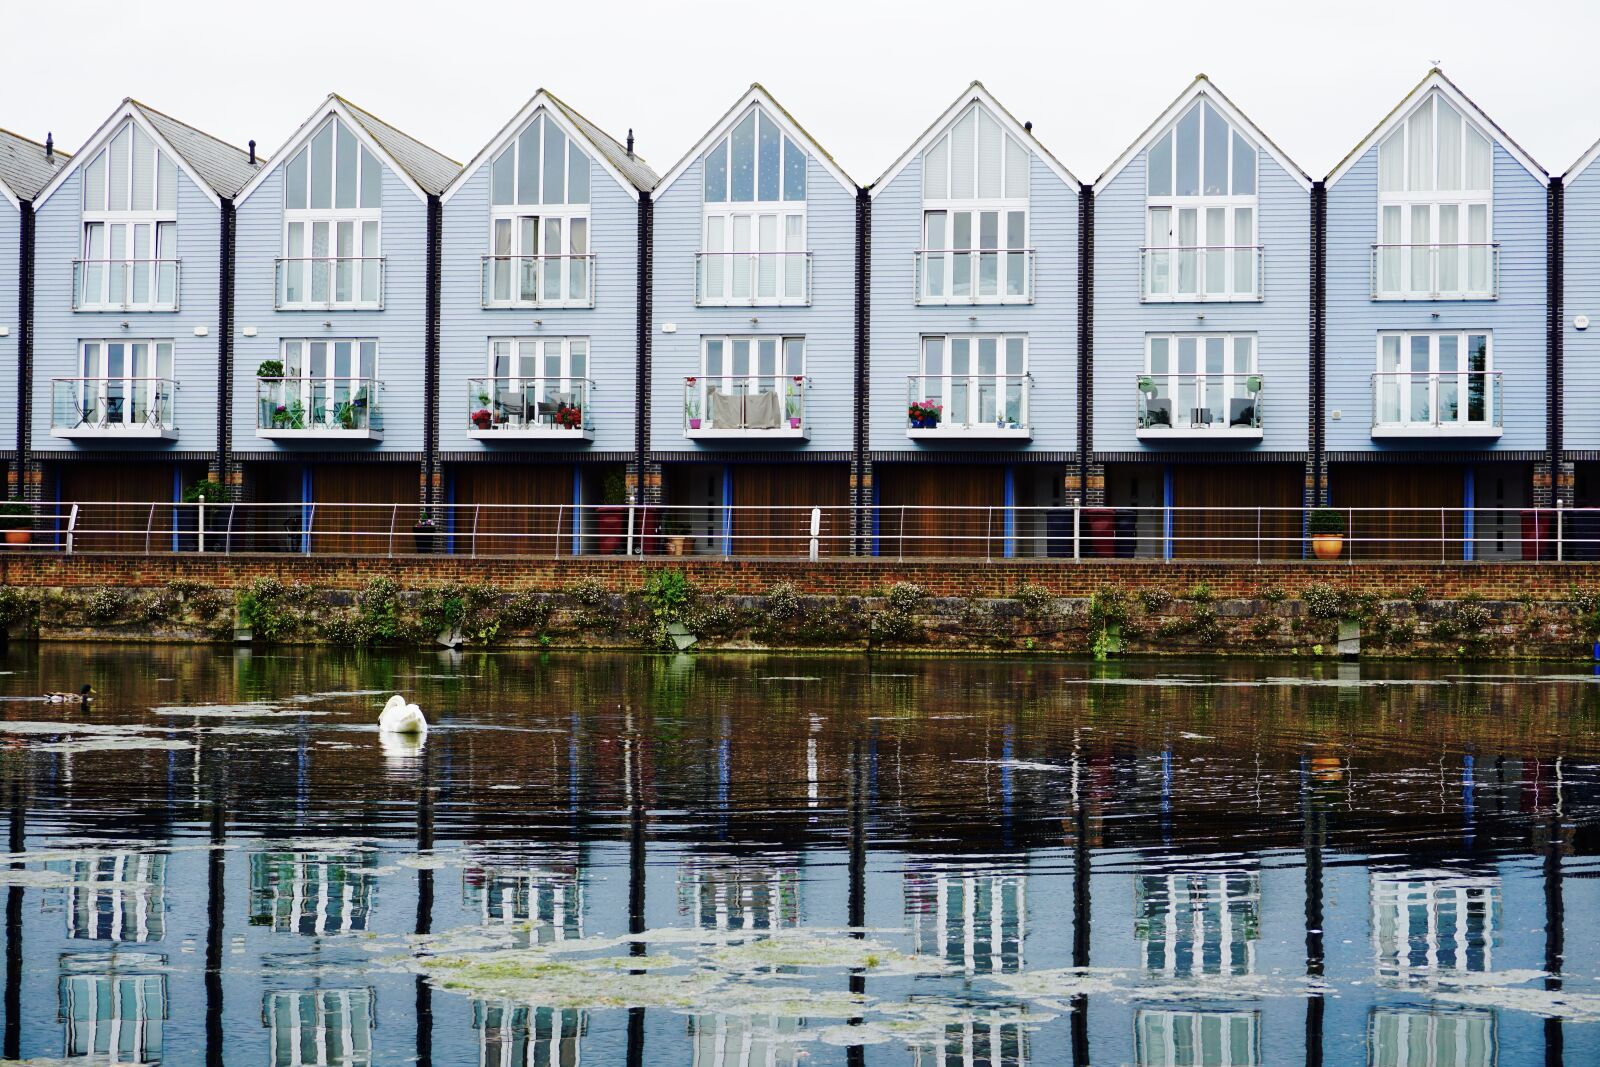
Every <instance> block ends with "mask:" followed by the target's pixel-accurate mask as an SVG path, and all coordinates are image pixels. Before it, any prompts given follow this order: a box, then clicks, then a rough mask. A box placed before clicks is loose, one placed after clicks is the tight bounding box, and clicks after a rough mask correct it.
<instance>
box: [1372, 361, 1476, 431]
mask: <svg viewBox="0 0 1600 1067" xmlns="http://www.w3.org/2000/svg"><path fill="white" fill-rule="evenodd" d="M1500 407H1501V402H1500V372H1499V371H1446V372H1442V373H1440V372H1433V373H1430V372H1426V371H1415V372H1408V371H1398V372H1380V373H1377V374H1374V375H1373V376H1372V436H1373V437H1374V438H1380V439H1381V438H1403V437H1426V438H1441V437H1460V438H1484V439H1487V438H1495V437H1499V436H1500V435H1501V432H1502V428H1501V414H1500Z"/></svg>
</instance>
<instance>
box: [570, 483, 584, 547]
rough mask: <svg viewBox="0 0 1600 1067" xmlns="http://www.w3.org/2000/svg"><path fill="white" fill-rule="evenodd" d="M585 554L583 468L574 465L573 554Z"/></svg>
mask: <svg viewBox="0 0 1600 1067" xmlns="http://www.w3.org/2000/svg"><path fill="white" fill-rule="evenodd" d="M582 553H583V468H582V467H580V466H578V465H577V464H576V463H574V464H573V465H572V554H573V555H574V556H577V555H581V554H582Z"/></svg>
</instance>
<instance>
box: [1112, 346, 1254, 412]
mask: <svg viewBox="0 0 1600 1067" xmlns="http://www.w3.org/2000/svg"><path fill="white" fill-rule="evenodd" d="M1146 344H1147V350H1146V355H1145V377H1146V378H1147V379H1148V380H1147V381H1144V382H1141V383H1140V384H1141V386H1142V387H1145V388H1143V389H1142V391H1143V392H1144V393H1145V403H1146V407H1147V409H1148V410H1153V411H1161V407H1160V403H1161V401H1166V402H1167V406H1166V410H1165V414H1166V415H1167V416H1168V419H1167V421H1166V425H1169V426H1172V427H1174V428H1180V429H1181V428H1191V429H1206V428H1216V429H1222V428H1226V427H1231V426H1234V425H1248V424H1250V423H1251V421H1253V420H1254V419H1255V412H1254V410H1253V406H1254V404H1255V402H1256V400H1255V394H1256V393H1257V392H1258V391H1259V389H1258V388H1257V387H1258V386H1259V382H1258V381H1256V338H1255V335H1254V334H1220V333H1215V334H1171V335H1167V334H1156V335H1152V336H1151V337H1149V338H1148V339H1147V341H1146Z"/></svg>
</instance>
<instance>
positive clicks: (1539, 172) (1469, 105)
mask: <svg viewBox="0 0 1600 1067" xmlns="http://www.w3.org/2000/svg"><path fill="white" fill-rule="evenodd" d="M1434 91H1438V92H1439V93H1441V94H1443V95H1444V97H1445V98H1446V99H1448V100H1449V101H1450V103H1452V104H1453V105H1455V108H1456V110H1458V111H1461V112H1463V113H1465V114H1467V115H1469V116H1470V117H1471V118H1472V119H1473V121H1475V122H1476V123H1477V124H1478V125H1479V126H1482V127H1483V128H1484V129H1485V130H1486V131H1488V133H1489V135H1490V137H1491V138H1493V139H1494V140H1495V141H1496V142H1498V143H1499V145H1500V147H1502V148H1504V149H1505V150H1506V152H1507V153H1508V154H1510V156H1511V158H1512V159H1514V160H1516V161H1517V162H1518V163H1520V164H1521V165H1522V168H1523V169H1524V170H1526V171H1527V172H1528V173H1529V174H1531V175H1533V176H1534V177H1535V178H1538V179H1539V180H1540V181H1541V182H1548V181H1549V179H1550V173H1549V171H1547V170H1545V169H1544V168H1543V167H1541V166H1540V165H1539V164H1538V163H1536V162H1534V160H1533V157H1532V156H1530V155H1528V153H1526V152H1524V151H1523V150H1522V146H1521V145H1519V144H1517V142H1515V141H1513V140H1512V139H1511V137H1510V136H1509V135H1508V134H1507V133H1506V131H1505V130H1502V129H1501V128H1500V127H1499V126H1498V125H1497V124H1496V123H1495V121H1494V120H1493V119H1491V118H1490V117H1489V116H1488V115H1487V114H1486V113H1485V112H1484V110H1483V109H1482V108H1481V107H1479V106H1478V105H1477V104H1475V103H1474V102H1473V101H1472V99H1471V98H1470V97H1469V96H1467V94H1466V93H1464V92H1462V91H1461V88H1460V86H1458V85H1456V83H1455V82H1453V81H1451V80H1450V79H1449V78H1447V77H1445V73H1444V71H1442V70H1440V69H1439V68H1438V67H1433V68H1431V69H1429V71H1428V73H1427V74H1425V75H1423V78H1422V80H1421V81H1420V82H1418V83H1417V84H1416V87H1415V88H1414V89H1412V90H1411V91H1410V92H1409V93H1407V94H1406V95H1405V99H1403V100H1401V101H1400V102H1399V103H1398V104H1396V105H1395V106H1394V108H1393V109H1392V110H1391V111H1390V112H1389V113H1388V114H1387V115H1385V116H1384V117H1383V121H1382V122H1380V123H1378V125H1377V126H1375V127H1373V130H1372V132H1371V133H1369V134H1367V135H1366V136H1365V137H1364V138H1362V139H1361V143H1360V144H1358V145H1356V146H1355V147H1354V148H1353V149H1351V150H1350V154H1349V155H1347V156H1345V157H1344V158H1343V159H1341V160H1340V161H1339V165H1338V166H1336V167H1334V168H1333V171H1332V172H1331V173H1330V174H1329V175H1328V178H1327V184H1328V185H1332V184H1333V183H1334V182H1336V181H1338V180H1339V179H1340V178H1342V177H1344V176H1345V174H1346V172H1348V171H1349V170H1350V168H1351V167H1353V166H1355V165H1356V163H1357V162H1359V161H1360V159H1361V157H1362V156H1363V155H1365V154H1366V152H1367V149H1368V148H1371V147H1372V146H1373V145H1375V144H1377V143H1378V142H1379V141H1381V140H1383V139H1384V138H1385V137H1387V136H1388V135H1389V134H1390V133H1391V132H1393V130H1394V128H1395V127H1396V126H1398V125H1400V123H1402V122H1404V121H1405V119H1406V116H1408V115H1409V114H1411V110H1412V108H1413V107H1415V106H1416V105H1417V104H1419V103H1421V102H1422V99H1423V97H1425V96H1427V94H1428V93H1430V92H1434Z"/></svg>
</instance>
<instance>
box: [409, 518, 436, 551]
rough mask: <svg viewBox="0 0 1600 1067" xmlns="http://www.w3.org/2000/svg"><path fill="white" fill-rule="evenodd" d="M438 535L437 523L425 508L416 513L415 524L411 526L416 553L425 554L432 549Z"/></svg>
mask: <svg viewBox="0 0 1600 1067" xmlns="http://www.w3.org/2000/svg"><path fill="white" fill-rule="evenodd" d="M438 535H439V524H438V522H437V521H435V519H434V517H433V516H432V515H430V514H428V512H427V511H426V510H423V511H421V512H419V513H418V514H417V521H416V525H414V526H412V527H411V537H412V540H413V541H414V542H415V543H416V549H417V555H419V556H426V555H428V554H429V553H431V552H432V551H433V549H434V544H435V542H436V539H437V538H438Z"/></svg>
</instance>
